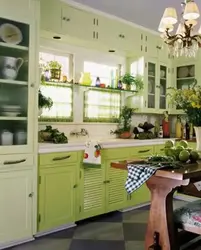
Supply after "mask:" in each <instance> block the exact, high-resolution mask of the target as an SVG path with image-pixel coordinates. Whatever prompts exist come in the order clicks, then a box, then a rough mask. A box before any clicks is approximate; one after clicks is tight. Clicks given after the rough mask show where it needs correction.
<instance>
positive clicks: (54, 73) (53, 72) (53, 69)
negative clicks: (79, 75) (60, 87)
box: [48, 61, 62, 80]
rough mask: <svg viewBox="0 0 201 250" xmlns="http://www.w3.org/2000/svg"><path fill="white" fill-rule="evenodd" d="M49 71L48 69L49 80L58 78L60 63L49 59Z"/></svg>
mask: <svg viewBox="0 0 201 250" xmlns="http://www.w3.org/2000/svg"><path fill="white" fill-rule="evenodd" d="M48 67H49V71H50V79H51V80H60V79H61V67H62V66H61V64H60V63H58V62H57V61H50V62H49V63H48Z"/></svg>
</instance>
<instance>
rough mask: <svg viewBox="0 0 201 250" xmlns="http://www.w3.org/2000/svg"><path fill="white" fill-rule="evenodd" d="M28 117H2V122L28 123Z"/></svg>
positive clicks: (0, 118) (0, 117)
mask: <svg viewBox="0 0 201 250" xmlns="http://www.w3.org/2000/svg"><path fill="white" fill-rule="evenodd" d="M26 120H27V117H20V116H15V117H12V116H0V121H26Z"/></svg>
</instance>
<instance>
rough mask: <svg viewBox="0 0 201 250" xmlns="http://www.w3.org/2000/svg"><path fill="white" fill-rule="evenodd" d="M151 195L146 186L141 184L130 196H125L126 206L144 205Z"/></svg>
mask: <svg viewBox="0 0 201 250" xmlns="http://www.w3.org/2000/svg"><path fill="white" fill-rule="evenodd" d="M150 199H151V194H150V192H149V189H148V187H147V186H146V184H143V185H142V186H141V187H140V188H139V189H137V190H136V191H134V192H133V193H132V194H130V195H127V206H129V207H133V206H139V205H141V204H144V203H148V202H150Z"/></svg>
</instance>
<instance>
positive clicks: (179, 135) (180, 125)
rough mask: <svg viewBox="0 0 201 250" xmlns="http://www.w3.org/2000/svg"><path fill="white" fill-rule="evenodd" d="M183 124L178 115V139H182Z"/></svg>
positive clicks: (176, 133) (176, 134) (176, 127)
mask: <svg viewBox="0 0 201 250" xmlns="http://www.w3.org/2000/svg"><path fill="white" fill-rule="evenodd" d="M181 133H182V124H181V118H180V116H179V115H178V116H177V121H176V126H175V136H176V138H182V134H181Z"/></svg>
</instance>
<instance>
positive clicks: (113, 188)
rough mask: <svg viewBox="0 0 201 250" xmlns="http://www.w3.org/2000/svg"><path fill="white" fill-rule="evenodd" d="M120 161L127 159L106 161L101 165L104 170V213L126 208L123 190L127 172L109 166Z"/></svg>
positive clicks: (125, 197)
mask: <svg viewBox="0 0 201 250" xmlns="http://www.w3.org/2000/svg"><path fill="white" fill-rule="evenodd" d="M120 160H128V158H122V159H115V160H114V159H113V160H107V161H105V162H104V164H103V165H104V167H105V168H106V180H105V182H106V212H111V211H115V210H119V209H122V208H125V207H126V206H127V194H126V190H125V183H126V177H127V171H124V170H121V169H115V168H111V166H110V164H111V162H114V161H120Z"/></svg>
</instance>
